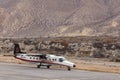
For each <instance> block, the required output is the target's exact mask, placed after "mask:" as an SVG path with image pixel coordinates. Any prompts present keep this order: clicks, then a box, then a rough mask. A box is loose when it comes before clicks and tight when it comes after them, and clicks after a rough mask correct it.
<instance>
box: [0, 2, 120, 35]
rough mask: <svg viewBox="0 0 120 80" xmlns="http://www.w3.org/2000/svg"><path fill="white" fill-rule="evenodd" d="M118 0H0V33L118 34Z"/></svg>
mask: <svg viewBox="0 0 120 80" xmlns="http://www.w3.org/2000/svg"><path fill="white" fill-rule="evenodd" d="M119 4H120V0H0V37H40V36H106V35H109V36H120V24H119V23H120V5H119Z"/></svg>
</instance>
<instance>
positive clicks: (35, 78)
mask: <svg viewBox="0 0 120 80" xmlns="http://www.w3.org/2000/svg"><path fill="white" fill-rule="evenodd" d="M0 80H120V74H114V73H104V72H91V71H82V70H71V71H67V70H65V69H53V68H52V69H45V68H42V69H38V68H36V67H35V66H32V65H25V64H12V63H0Z"/></svg>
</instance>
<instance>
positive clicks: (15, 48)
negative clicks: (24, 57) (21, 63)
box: [14, 44, 22, 56]
mask: <svg viewBox="0 0 120 80" xmlns="http://www.w3.org/2000/svg"><path fill="white" fill-rule="evenodd" d="M14 45H15V46H14V56H16V55H17V54H20V53H22V52H21V50H20V46H19V44H14Z"/></svg>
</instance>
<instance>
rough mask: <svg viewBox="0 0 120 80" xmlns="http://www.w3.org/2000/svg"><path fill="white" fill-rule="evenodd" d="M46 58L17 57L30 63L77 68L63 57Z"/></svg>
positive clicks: (21, 55) (26, 55)
mask: <svg viewBox="0 0 120 80" xmlns="http://www.w3.org/2000/svg"><path fill="white" fill-rule="evenodd" d="M45 57H46V58H41V57H40V55H39V54H38V55H37V54H36V55H28V54H18V55H17V56H16V58H17V59H20V60H23V61H28V62H35V63H38V64H39V63H45V64H50V65H52V64H54V65H61V66H67V67H75V64H74V63H72V62H70V61H68V60H66V59H65V58H64V57H63V56H55V55H49V54H48V55H46V56H45Z"/></svg>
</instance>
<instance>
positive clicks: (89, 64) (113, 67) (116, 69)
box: [0, 55, 120, 73]
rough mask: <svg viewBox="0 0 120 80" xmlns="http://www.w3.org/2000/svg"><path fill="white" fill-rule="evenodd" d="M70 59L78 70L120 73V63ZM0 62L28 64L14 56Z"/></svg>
mask: <svg viewBox="0 0 120 80" xmlns="http://www.w3.org/2000/svg"><path fill="white" fill-rule="evenodd" d="M68 59H69V60H70V61H72V62H74V63H75V64H76V66H77V67H76V69H80V70H89V71H100V72H110V73H111V72H112V73H120V62H109V61H107V60H104V59H96V58H68ZM0 62H6V63H16V64H28V63H27V62H24V61H21V60H17V59H15V58H14V57H12V56H2V55H0Z"/></svg>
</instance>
